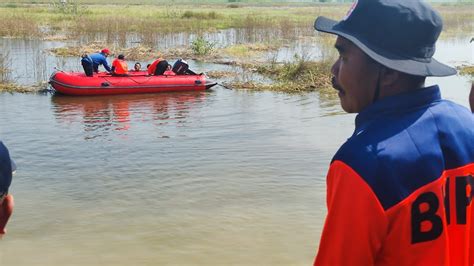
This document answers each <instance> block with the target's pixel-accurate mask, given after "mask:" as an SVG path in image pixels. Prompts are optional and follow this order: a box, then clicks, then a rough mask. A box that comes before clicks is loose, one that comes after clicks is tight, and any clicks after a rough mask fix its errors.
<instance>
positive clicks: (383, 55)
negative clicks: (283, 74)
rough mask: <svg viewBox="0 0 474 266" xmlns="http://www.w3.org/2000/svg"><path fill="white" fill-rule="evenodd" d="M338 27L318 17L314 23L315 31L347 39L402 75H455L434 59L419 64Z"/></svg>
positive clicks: (454, 71) (451, 70)
mask: <svg viewBox="0 0 474 266" xmlns="http://www.w3.org/2000/svg"><path fill="white" fill-rule="evenodd" d="M338 25H339V24H338V22H337V21H335V20H332V19H329V18H326V17H322V16H321V17H318V18H317V19H316V21H315V22H314V28H315V29H316V30H318V31H322V32H326V33H331V34H335V35H338V36H342V37H344V38H346V39H348V40H349V41H351V42H353V43H354V44H355V45H356V46H357V47H359V48H360V49H361V50H362V51H364V53H366V54H367V55H368V56H369V57H371V58H372V59H374V60H375V61H377V62H379V63H380V64H382V65H384V66H386V67H388V68H391V69H394V70H397V71H400V72H403V73H407V74H411V75H415V76H424V77H427V76H436V77H444V76H451V75H455V74H456V73H457V72H456V69H454V68H452V67H450V66H447V65H445V64H442V63H440V62H438V61H437V60H435V59H434V58H431V60H430V62H420V61H417V60H414V59H410V58H406V57H402V56H400V55H395V54H393V53H390V52H387V51H384V50H382V49H381V48H379V47H376V46H373V45H371V44H369V43H368V42H364V40H363V38H361V37H359V36H357V35H356V34H353V33H350V32H346V31H344V30H343V29H341V28H340V27H338Z"/></svg>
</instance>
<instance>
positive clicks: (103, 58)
mask: <svg viewBox="0 0 474 266" xmlns="http://www.w3.org/2000/svg"><path fill="white" fill-rule="evenodd" d="M109 54H110V50H109V49H107V48H104V49H102V51H100V53H94V54H91V55H83V56H82V59H81V64H82V67H83V68H84V72H85V73H86V76H88V77H92V74H93V73H92V72H95V73H99V66H100V65H103V66H104V68H105V70H107V72H111V71H112V70H111V69H110V67H109V64H108V63H107V56H109Z"/></svg>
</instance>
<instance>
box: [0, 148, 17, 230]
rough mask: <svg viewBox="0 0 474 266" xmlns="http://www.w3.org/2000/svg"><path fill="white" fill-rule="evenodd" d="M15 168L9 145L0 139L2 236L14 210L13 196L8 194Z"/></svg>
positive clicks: (0, 224) (0, 227)
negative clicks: (6, 145)
mask: <svg viewBox="0 0 474 266" xmlns="http://www.w3.org/2000/svg"><path fill="white" fill-rule="evenodd" d="M15 170H16V165H15V163H14V162H13V161H12V160H11V159H10V154H9V153H8V149H7V147H5V145H3V143H2V142H1V141H0V237H1V236H2V235H4V234H5V233H6V229H5V227H6V225H7V223H8V220H9V219H10V216H11V215H12V212H13V196H12V195H11V194H8V188H9V187H10V184H11V182H12V174H13V173H14V172H15Z"/></svg>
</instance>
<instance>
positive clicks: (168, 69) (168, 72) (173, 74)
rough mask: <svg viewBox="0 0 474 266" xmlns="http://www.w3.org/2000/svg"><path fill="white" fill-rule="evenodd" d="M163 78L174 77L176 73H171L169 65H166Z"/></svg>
mask: <svg viewBox="0 0 474 266" xmlns="http://www.w3.org/2000/svg"><path fill="white" fill-rule="evenodd" d="M163 75H165V76H176V73H174V72H173V70H172V67H171V65H170V64H168V67H167V68H166V71H165V72H164V73H163Z"/></svg>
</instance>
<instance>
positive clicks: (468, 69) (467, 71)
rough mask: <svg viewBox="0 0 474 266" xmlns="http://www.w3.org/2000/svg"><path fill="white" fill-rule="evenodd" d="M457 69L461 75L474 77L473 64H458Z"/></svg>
mask: <svg viewBox="0 0 474 266" xmlns="http://www.w3.org/2000/svg"><path fill="white" fill-rule="evenodd" d="M458 70H459V74H461V75H466V76H467V75H468V76H471V77H474V66H460V67H458Z"/></svg>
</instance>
